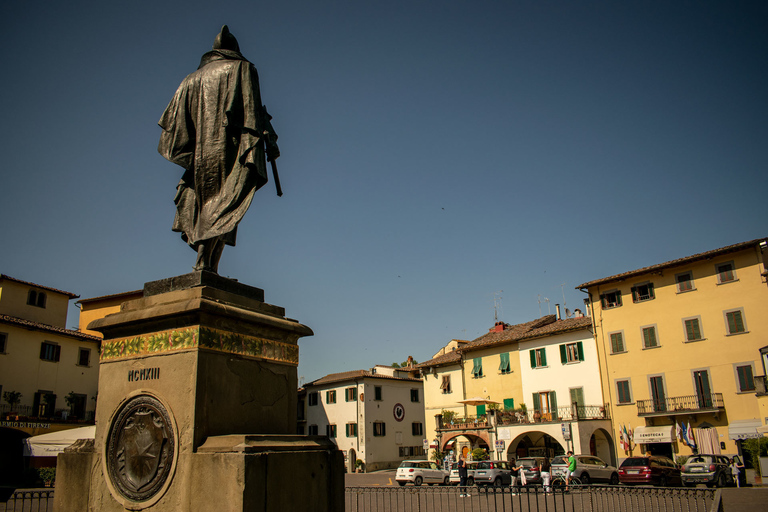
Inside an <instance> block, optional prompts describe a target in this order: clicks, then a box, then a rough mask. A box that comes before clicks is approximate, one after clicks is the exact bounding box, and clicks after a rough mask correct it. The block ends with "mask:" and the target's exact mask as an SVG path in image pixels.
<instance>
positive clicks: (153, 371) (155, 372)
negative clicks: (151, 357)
mask: <svg viewBox="0 0 768 512" xmlns="http://www.w3.org/2000/svg"><path fill="white" fill-rule="evenodd" d="M159 378H160V368H142V369H141V370H128V382H138V381H140V380H157V379H159Z"/></svg>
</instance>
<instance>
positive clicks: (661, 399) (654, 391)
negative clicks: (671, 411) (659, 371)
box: [648, 375, 667, 412]
mask: <svg viewBox="0 0 768 512" xmlns="http://www.w3.org/2000/svg"><path fill="white" fill-rule="evenodd" d="M648 384H649V385H650V388H651V400H653V410H654V412H663V411H666V410H667V393H666V391H665V390H664V377H663V376H661V375H655V376H653V377H650V378H649V379H648Z"/></svg>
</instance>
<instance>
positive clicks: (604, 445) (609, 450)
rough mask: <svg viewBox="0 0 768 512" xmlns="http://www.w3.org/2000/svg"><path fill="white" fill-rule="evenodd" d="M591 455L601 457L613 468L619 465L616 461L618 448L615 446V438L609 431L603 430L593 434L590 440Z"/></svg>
mask: <svg viewBox="0 0 768 512" xmlns="http://www.w3.org/2000/svg"><path fill="white" fill-rule="evenodd" d="M589 453H590V455H594V456H596V457H600V458H601V459H603V460H604V461H605V462H607V463H608V464H611V465H612V466H616V465H617V462H618V461H617V460H616V448H615V446H614V445H613V438H612V437H611V434H610V433H609V432H608V431H606V430H604V429H602V428H598V429H597V430H595V431H594V432H592V435H591V436H590V438H589Z"/></svg>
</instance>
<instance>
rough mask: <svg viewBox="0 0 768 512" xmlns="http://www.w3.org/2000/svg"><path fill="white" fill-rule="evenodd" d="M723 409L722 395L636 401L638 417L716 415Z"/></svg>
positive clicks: (713, 394) (712, 394)
mask: <svg viewBox="0 0 768 512" xmlns="http://www.w3.org/2000/svg"><path fill="white" fill-rule="evenodd" d="M724 409H725V404H724V403H723V394H722V393H710V394H709V395H708V396H699V395H688V396H675V397H668V398H665V399H663V400H638V401H637V415H638V416H676V415H682V414H695V413H717V412H720V411H722V410H724Z"/></svg>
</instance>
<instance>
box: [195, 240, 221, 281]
mask: <svg viewBox="0 0 768 512" xmlns="http://www.w3.org/2000/svg"><path fill="white" fill-rule="evenodd" d="M223 251H224V241H222V240H221V239H220V238H219V237H217V238H211V239H210V240H205V241H204V242H200V243H199V244H198V245H197V261H196V262H195V270H207V271H209V272H215V273H218V270H219V260H220V259H221V253H222V252H223Z"/></svg>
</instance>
